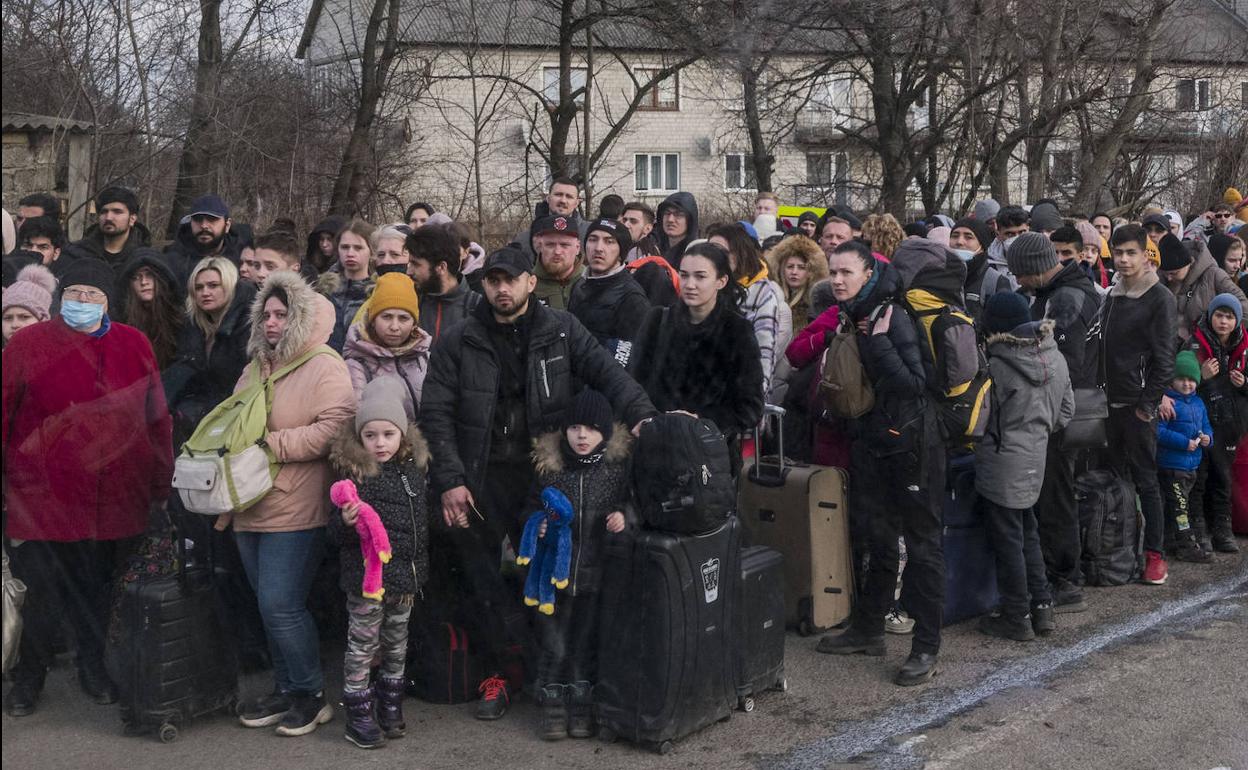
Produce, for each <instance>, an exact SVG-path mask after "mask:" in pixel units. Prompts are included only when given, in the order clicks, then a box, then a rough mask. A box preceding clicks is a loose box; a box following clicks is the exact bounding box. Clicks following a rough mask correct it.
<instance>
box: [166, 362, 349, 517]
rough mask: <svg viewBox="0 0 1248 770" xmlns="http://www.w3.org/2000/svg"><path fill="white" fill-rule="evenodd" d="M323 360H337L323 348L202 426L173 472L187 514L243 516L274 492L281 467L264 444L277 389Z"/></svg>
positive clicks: (233, 400)
mask: <svg viewBox="0 0 1248 770" xmlns="http://www.w3.org/2000/svg"><path fill="white" fill-rule="evenodd" d="M319 355H331V356H334V357H335V358H337V357H338V354H337V353H335V352H334V351H333V349H332V348H330V347H329V346H328V345H318V346H317V347H314V348H312V349H311V350H309V351H308V352H306V353H304V354H303V355H300V356H298V357H296V358H295V359H294V360H292V361H291V362H290V363H288V364H286V365H285V366H283V367H282V368H280V369H278V370H277V371H275V372H273V373H272V374H271V375H269V376H268V378H266V379H264V380H261V379H260V375H259V370H258V369H257V368H256V365H255V363H254V362H253V363H251V364H248V366H247V371H248V372H250V373H251V378H252V381H251V382H250V383H249V384H248V385H247V387H245V388H243V389H242V390H240V391H238V392H237V393H234V394H233V395H231V396H230V397H229V398H227V399H226V400H224V401H222V402H221V403H220V404H218V405H217V406H216V407H215V408H214V409H213V410H212V411H211V412H209V413H208V414H207V415H205V417H204V419H202V420H200V422H199V425H197V426H196V427H195V432H194V433H192V434H191V437H190V438H189V439H187V441H186V443H185V444H183V445H182V453H181V454H180V455H178V459H177V461H176V462H175V463H174V466H173V487H174V489H176V490H178V496H179V497H181V498H182V504H183V505H184V506H185V507H186V509H187V510H188V511H192V512H194V513H203V514H209V515H216V514H221V513H228V512H229V511H243V510H246V509H247V508H248V507H250V506H252V505H254V504H256V503H257V502H259V501H260V499H261V498H263V497H264V496H265V495H266V494H268V493H269V490H271V489H272V488H273V479H275V478H276V477H277V472H278V470H280V468H281V466H280V464H279V463H278V462H277V459H276V458H275V457H274V456H273V451H272V450H271V449H269V447H268V446H267V445H266V444H264V443H263V441H264V437H265V435H266V433H267V432H268V422H269V411H270V410H271V409H272V406H273V385H274V383H276V382H277V381H278V380H280V379H281V378H283V377H285V376H286V375H288V374H290V373H291V372H293V371H295V370H296V369H298V368H299V367H300V366H303V365H304V364H305V363H307V362H308V361H310V360H311V359H312V358H314V357H316V356H319Z"/></svg>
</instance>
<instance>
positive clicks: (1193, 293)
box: [1167, 243, 1248, 342]
mask: <svg viewBox="0 0 1248 770" xmlns="http://www.w3.org/2000/svg"><path fill="white" fill-rule="evenodd" d="M1184 245H1185V246H1186V245H1187V244H1184ZM1193 248H1194V249H1198V251H1197V253H1196V254H1195V255H1194V259H1193V260H1192V266H1191V268H1190V269H1189V270H1188V271H1187V276H1185V277H1184V278H1183V280H1182V281H1179V282H1174V283H1169V284H1167V285H1168V287H1169V289H1170V291H1172V292H1174V299H1175V304H1176V310H1177V311H1178V322H1179V328H1178V329H1177V332H1178V337H1179V341H1180V342H1186V341H1187V339H1188V338H1189V337H1191V336H1192V326H1193V325H1194V324H1195V323H1196V320H1197V319H1198V318H1200V317H1201V316H1203V315H1204V314H1205V312H1206V311H1207V310H1209V303H1210V302H1213V298H1214V297H1216V296H1217V295H1219V294H1233V295H1235V298H1236V299H1238V300H1239V304H1240V307H1242V308H1243V311H1244V314H1245V315H1248V300H1246V299H1245V297H1244V293H1243V292H1242V291H1240V290H1239V287H1238V286H1236V285H1235V281H1233V280H1231V277H1230V276H1228V275H1227V274H1226V272H1225V271H1223V270H1222V268H1220V267H1218V263H1216V262H1214V261H1213V255H1212V254H1210V253H1209V249H1208V248H1207V247H1206V246H1205V245H1204V244H1203V243H1197V244H1196V245H1195V247H1193Z"/></svg>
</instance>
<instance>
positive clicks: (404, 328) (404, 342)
mask: <svg viewBox="0 0 1248 770" xmlns="http://www.w3.org/2000/svg"><path fill="white" fill-rule="evenodd" d="M419 318H420V300H419V299H418V298H417V297H416V287H415V285H414V284H413V283H412V279H411V278H408V277H407V276H406V275H404V274H402V273H397V274H387V275H381V276H379V277H378V278H377V287H376V288H375V289H373V295H372V296H371V297H369V300H368V304H367V305H365V306H364V317H363V318H361V319H360V320H359V321H357V322H355V323H354V324H352V325H351V328H350V329H349V330H347V343H346V346H345V347H344V348H343V351H342V357H343V358H344V359H345V360H346V362H347V369H348V370H350V372H351V386H352V387H353V388H355V395H356V398H359V397H360V395H361V394H362V393H363V392H364V386H365V385H367V384H368V383H369V382H371V381H372V380H374V379H376V378H377V377H381V376H384V375H393V376H397V377H399V378H401V379H402V380H403V382H404V384H405V385H406V386H407V391H408V395H409V396H410V397H411V399H412V403H413V405H414V406H415V407H416V411H417V412H419V411H420V393H421V388H422V386H423V385H424V382H425V373H426V372H427V371H428V370H429V345H430V338H429V335H428V334H426V333H425V332H424V330H422V329H421V328H420V326H419V325H418V324H417V320H418V319H419Z"/></svg>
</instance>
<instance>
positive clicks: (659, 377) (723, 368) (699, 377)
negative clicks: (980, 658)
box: [628, 294, 763, 437]
mask: <svg viewBox="0 0 1248 770" xmlns="http://www.w3.org/2000/svg"><path fill="white" fill-rule="evenodd" d="M628 368H629V371H630V372H632V374H633V376H635V377H637V378H638V380H639V381H640V382H641V384H642V385H643V386H644V387H645V389H646V393H648V394H650V399H651V400H652V401H653V402H654V406H655V408H656V409H659V410H660V411H664V412H668V411H672V410H676V409H683V410H684V411H686V412H692V413H693V414H696V415H698V416H699V417H705V418H707V419H708V420H711V421H713V422H714V423H715V425H716V426H717V427H718V428H719V429H720V430H721V431H722V432H723V433H724V434H725V435H726V436H729V437H733V436H739V435H743V434H745V433H748V432H749V431H751V430H753V429H754V426H755V425H757V424H758V421H759V420H760V419H762V416H763V367H762V363H761V359H760V357H759V353H758V340H757V339H756V338H755V337H754V326H753V325H752V324H751V323H750V322H749V321H747V320H746V319H745V317H744V316H742V315H741V314H740V313H738V312H737V311H736V309H735V308H733V307H731V304H730V301H729V300H727V299H726V298H725V295H723V294H721V295H720V300H719V304H718V305H717V306H716V308H715V309H714V310H713V311H711V314H710V315H709V316H707V318H706V320H705V321H703V322H702V323H700V324H694V323H692V322H691V321H690V318H689V308H688V306H687V305H685V304H684V303H683V302H682V303H680V304H678V305H677V306H676V307H673V308H670V309H669V308H661V307H657V308H653V309H651V310H650V313H649V315H647V316H646V323H645V326H644V327H643V328H642V330H641V333H640V334H639V335H638V336H637V342H636V345H635V350H634V352H633V357H632V361H631V363H630V364H629V367H628Z"/></svg>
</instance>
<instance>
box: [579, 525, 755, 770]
mask: <svg viewBox="0 0 1248 770" xmlns="http://www.w3.org/2000/svg"><path fill="white" fill-rule="evenodd" d="M740 550H741V547H740V541H739V537H738V526H737V521H736V519H735V518H729V520H728V521H727V522H725V523H724V524H723V526H721V527H720V528H719V529H717V530H715V531H714V532H710V533H707V534H704V535H675V534H669V533H665V532H655V531H649V530H642V531H641V532H638V533H637V534H636V536H635V537H627V536H620V537H615V538H612V539H611V543H610V544H609V545H608V547H607V551H606V557H605V563H604V565H603V586H602V594H601V601H602V603H603V604H602V611H601V626H600V628H599V639H600V642H599V655H598V682H597V684H596V685H595V686H594V701H595V703H596V704H597V706H598V725H599V734H600V736H601V737H602V738H603V739H604V740H608V741H609V740H613V739H615V738H617V737H618V738H624V739H626V740H630V741H633V742H635V743H641V744H644V745H648V746H650V747H652V748H654V749H657V750H658V751H659V752H660V753H666V752H667V751H668V750H669V749H670V748H671V746H672V741H674V740H678V739H680V738H683V737H685V736H687V735H690V734H692V733H695V732H697V731H698V730H701V729H702V728H704V727H706V726H708V725H710V724H713V723H714V722H717V721H720V720H723V719H727V718H728V717H730V716H731V715H732V711H733V708H734V707H735V706H736V704H737V686H736V639H735V638H734V637H735V628H736V622H735V621H736V616H735V614H734V613H735V604H736V594H737V585H736V584H737V579H738V577H739V575H740V566H739V559H740Z"/></svg>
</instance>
